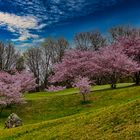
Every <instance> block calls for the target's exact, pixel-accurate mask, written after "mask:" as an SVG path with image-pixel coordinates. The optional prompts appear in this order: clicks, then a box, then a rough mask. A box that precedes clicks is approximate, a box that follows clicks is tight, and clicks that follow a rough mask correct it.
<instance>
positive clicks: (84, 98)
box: [82, 93, 86, 102]
mask: <svg viewBox="0 0 140 140" xmlns="http://www.w3.org/2000/svg"><path fill="white" fill-rule="evenodd" d="M82 95H83V101H84V102H86V96H85V94H84V93H82Z"/></svg>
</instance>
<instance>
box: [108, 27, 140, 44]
mask: <svg viewBox="0 0 140 140" xmlns="http://www.w3.org/2000/svg"><path fill="white" fill-rule="evenodd" d="M109 33H110V35H111V42H114V41H118V40H119V38H120V37H130V36H140V29H137V28H133V27H131V26H126V25H122V26H116V27H112V28H111V29H110V30H109Z"/></svg>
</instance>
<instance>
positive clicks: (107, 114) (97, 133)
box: [0, 85, 140, 140]
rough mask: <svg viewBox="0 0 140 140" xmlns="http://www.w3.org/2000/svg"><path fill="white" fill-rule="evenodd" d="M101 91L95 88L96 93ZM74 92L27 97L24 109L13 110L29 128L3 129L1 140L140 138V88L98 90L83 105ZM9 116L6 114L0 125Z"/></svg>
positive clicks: (0, 134) (25, 126) (0, 132)
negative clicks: (88, 101)
mask: <svg viewBox="0 0 140 140" xmlns="http://www.w3.org/2000/svg"><path fill="white" fill-rule="evenodd" d="M120 86H122V85H120ZM102 88H103V87H96V90H99V89H102ZM104 88H105V89H106V88H107V86H105V87H104ZM73 92H76V91H74V90H73V89H71V90H68V91H65V92H60V93H55V94H53V95H52V94H46V95H44V93H40V94H39V93H38V94H32V95H28V96H27V97H26V98H27V99H28V104H26V105H24V106H23V107H22V108H23V109H21V107H18V108H13V110H12V111H14V112H16V113H17V114H21V113H22V114H23V115H19V116H22V119H23V120H24V123H25V124H26V125H24V126H23V127H19V128H15V129H10V130H4V129H1V130H0V138H1V139H25V140H26V139H39V140H40V139H41V140H42V139H43V138H44V137H45V140H46V139H60V140H62V139H78V140H79V139H117V140H118V139H126V140H129V139H135V138H136V137H140V131H139V127H140V126H139V123H140V115H139V114H140V87H128V88H120V89H116V90H100V91H95V92H94V93H93V94H91V95H89V97H88V98H90V100H91V101H90V103H89V104H81V102H80V100H81V99H80V97H79V95H77V94H72V93H73ZM60 94H61V95H60ZM66 94H68V95H66ZM58 95H59V96H58ZM37 97H39V99H37ZM8 113H9V112H8V111H7V112H5V113H4V114H3V119H1V122H3V121H4V119H5V117H6V115H7V114H8ZM43 121H44V122H43ZM30 123H36V124H32V125H30ZM27 124H28V125H27ZM1 125H2V123H1Z"/></svg>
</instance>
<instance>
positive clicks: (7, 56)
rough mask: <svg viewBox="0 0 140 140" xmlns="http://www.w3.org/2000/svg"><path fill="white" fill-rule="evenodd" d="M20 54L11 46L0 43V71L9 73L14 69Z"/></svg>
mask: <svg viewBox="0 0 140 140" xmlns="http://www.w3.org/2000/svg"><path fill="white" fill-rule="evenodd" d="M19 57H20V54H19V53H18V52H17V51H16V50H15V48H14V46H13V45H12V44H10V43H9V44H5V43H3V42H0V70H4V71H10V70H12V69H15V68H16V62H17V60H18V58H19Z"/></svg>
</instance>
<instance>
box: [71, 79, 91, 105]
mask: <svg viewBox="0 0 140 140" xmlns="http://www.w3.org/2000/svg"><path fill="white" fill-rule="evenodd" d="M90 84H91V82H90V80H89V79H88V78H87V77H78V78H76V79H75V82H74V84H73V86H74V87H76V88H78V89H79V93H80V94H82V96H83V101H84V102H85V101H86V95H87V94H89V93H90V90H91V85H90Z"/></svg>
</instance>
